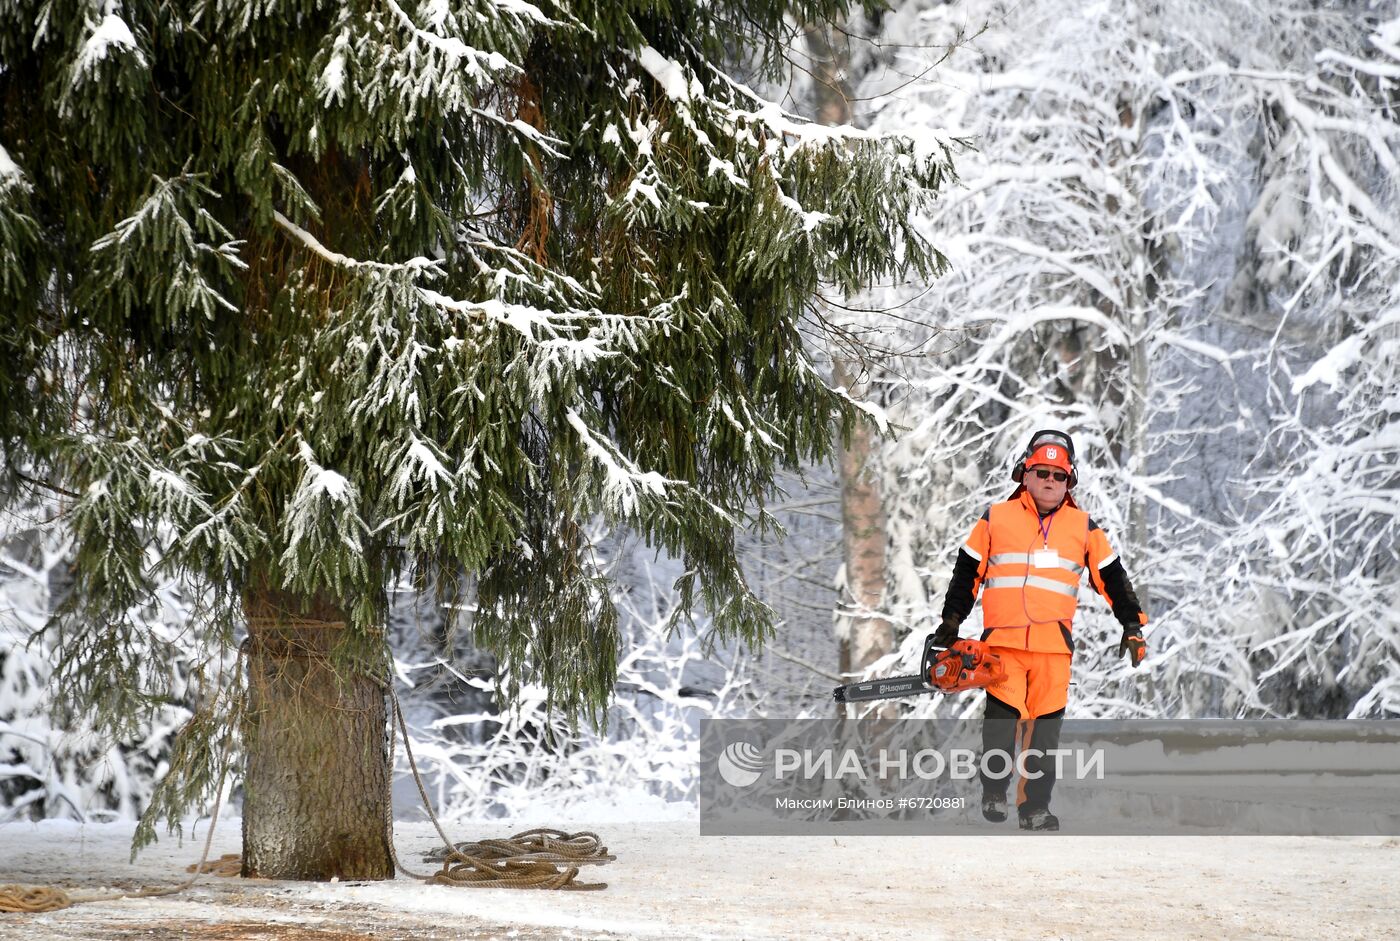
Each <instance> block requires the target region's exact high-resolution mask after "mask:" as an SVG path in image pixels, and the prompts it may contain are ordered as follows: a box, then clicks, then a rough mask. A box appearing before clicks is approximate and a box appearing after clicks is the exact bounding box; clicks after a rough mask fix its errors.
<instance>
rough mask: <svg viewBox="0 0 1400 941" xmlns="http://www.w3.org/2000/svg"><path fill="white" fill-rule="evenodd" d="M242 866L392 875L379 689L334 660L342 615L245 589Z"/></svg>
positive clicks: (250, 872)
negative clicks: (245, 654)
mask: <svg viewBox="0 0 1400 941" xmlns="http://www.w3.org/2000/svg"><path fill="white" fill-rule="evenodd" d="M244 610H245V611H246V613H247V615H248V637H249V642H248V690H249V701H248V713H247V718H246V722H245V726H244V742H245V746H246V751H247V768H246V771H245V774H244V779H243V786H244V797H243V875H244V876H262V877H265V878H269V879H311V880H326V879H331V878H334V877H339V878H341V879H391V878H393V875H394V864H393V857H392V854H391V850H390V843H389V841H390V839H391V836H390V833H389V827H390V821H389V809H390V808H389V770H390V769H389V753H388V739H387V738H386V730H387V729H388V725H387V721H386V720H387V710H386V707H385V697H384V687H383V686H382V684H381V682H380V681H379V680H378V679H376V678H375V677H374V676H372V675H370V674H369V673H367V672H365V671H364V670H363V669H356V668H353V667H350V666H347V665H345V663H343V662H337V661H336V660H333V659H332V654H333V652H334V650H335V648H336V645H337V644H338V643H339V642H340V640H341V639H342V637H343V636H344V633H345V616H344V613H343V611H341V610H340V609H339V608H338V607H337V606H335V605H333V604H331V603H328V602H327V601H325V600H323V599H313V600H311V601H306V600H304V599H295V598H291V597H289V596H287V595H286V594H284V593H282V592H279V591H275V590H271V589H260V590H250V591H249V593H248V595H247V596H246V597H245V599H244Z"/></svg>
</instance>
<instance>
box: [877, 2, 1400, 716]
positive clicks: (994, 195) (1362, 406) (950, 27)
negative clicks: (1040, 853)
mask: <svg viewBox="0 0 1400 941" xmlns="http://www.w3.org/2000/svg"><path fill="white" fill-rule="evenodd" d="M1368 10H1369V6H1368V5H1367V4H1364V3H1360V4H1357V3H1350V4H1348V3H1339V4H1322V5H1314V4H1303V3H1298V4H1290V3H1282V4H1269V5H1260V4H1254V3H1247V2H1238V3H1224V4H1215V3H1211V4H1206V3H1199V2H1192V0H1169V2H1152V3H1145V2H1144V3H1139V2H1130V3H1126V4H1109V3H1101V2H1086V3H1072V4H1064V3H1034V2H1032V3H1014V4H1013V3H999V2H993V0H966V2H955V3H932V2H930V3H918V2H915V3H910V4H906V5H904V6H902V7H900V8H899V9H898V10H897V11H896V12H895V13H893V14H892V15H890V16H889V17H886V19H885V20H884V22H883V26H882V32H881V34H880V36H879V37H877V39H876V44H877V45H878V46H880V47H881V48H882V50H883V52H882V55H883V62H884V63H885V65H886V67H887V70H886V71H884V72H881V71H876V72H874V73H872V74H871V76H870V77H869V78H868V79H867V81H866V83H865V86H864V89H863V91H862V93H861V95H860V96H859V97H860V98H862V99H872V100H874V101H875V102H876V105H875V109H874V111H873V113H872V115H871V117H870V121H871V125H872V126H873V127H876V128H892V127H902V128H909V127H918V126H922V125H926V126H931V127H938V128H941V129H944V130H946V131H947V133H949V134H951V135H955V136H959V137H962V136H966V137H969V138H971V139H972V140H973V142H974V144H975V146H976V148H977V150H976V153H975V154H972V155H969V156H967V157H965V158H961V159H960V160H959V175H960V177H961V180H962V186H961V187H960V188H959V189H958V190H955V191H954V192H953V194H952V195H951V196H950V197H949V198H947V199H944V200H942V201H940V202H939V203H938V204H937V205H936V206H935V207H934V212H933V213H932V214H931V215H930V216H929V217H928V218H927V219H926V220H924V221H923V222H922V223H921V224H922V225H924V226H926V228H925V232H926V234H928V235H929V236H930V237H931V238H933V239H935V240H936V241H937V242H938V244H939V245H940V247H941V248H943V249H945V250H946V251H947V253H948V255H949V256H950V259H951V262H952V269H951V272H950V273H949V274H948V275H946V276H945V277H943V278H941V279H939V280H938V281H937V282H934V283H932V284H930V285H927V286H925V285H914V286H912V287H911V288H909V289H906V290H902V291H887V292H883V293H881V294H878V295H874V296H868V297H867V298H866V299H864V301H863V306H869V307H883V308H887V309H888V308H894V309H897V310H899V311H900V312H901V313H902V314H904V315H905V316H906V317H907V319H908V321H909V323H908V324H907V327H906V329H905V333H906V337H905V345H906V346H918V345H920V344H924V345H926V347H927V348H928V350H929V354H928V355H927V356H925V357H923V358H922V359H920V360H916V361H915V362H914V363H913V364H912V365H911V366H910V367H909V368H910V371H911V373H912V374H913V375H914V377H915V382H914V384H913V386H912V388H911V390H910V391H909V392H908V393H907V396H906V397H905V398H904V401H903V405H902V406H901V407H900V408H899V409H897V410H892V412H891V414H892V417H893V418H894V420H895V421H896V422H897V423H899V424H902V425H904V426H906V427H907V428H908V429H909V431H908V432H907V433H906V434H905V435H904V436H903V437H902V438H901V439H900V440H899V441H898V442H896V443H894V444H893V445H892V446H890V447H889V448H887V449H886V450H885V451H884V453H883V455H882V459H883V461H884V464H885V467H886V476H885V481H884V488H885V492H886V494H887V497H888V504H887V512H888V514H889V517H890V524H889V525H890V529H891V555H892V563H891V572H890V581H891V586H892V591H891V598H890V601H891V615H892V616H893V617H894V618H895V619H896V621H897V622H898V623H900V624H901V625H908V626H910V627H918V626H920V625H928V624H929V623H930V620H931V617H932V613H933V611H934V610H935V609H936V607H937V600H938V599H937V591H938V589H940V588H941V586H942V585H943V584H944V583H945V581H946V578H947V574H948V569H947V566H948V564H949V563H950V562H951V559H952V555H953V550H954V547H955V546H956V545H957V544H958V543H959V542H960V541H961V539H962V538H963V536H964V535H965V532H966V528H967V526H968V525H969V524H970V521H971V520H972V519H974V518H975V517H976V515H977V514H978V513H980V512H981V509H982V508H983V507H984V506H985V505H986V504H987V503H988V502H991V501H992V500H995V499H1000V498H1002V497H1003V496H1004V494H1005V492H1006V490H1007V489H1009V484H1008V483H1007V482H1006V481H1005V479H1004V477H1003V476H1002V475H1003V474H1004V473H1005V471H1006V470H1007V469H1009V463H1010V458H1011V457H1012V456H1013V455H1014V454H1016V453H1017V452H1018V450H1019V448H1020V447H1021V446H1022V445H1023V443H1024V441H1025V438H1026V435H1027V433H1028V432H1029V431H1031V430H1032V429H1033V428H1035V427H1040V426H1059V427H1064V428H1067V429H1069V430H1071V431H1073V432H1075V433H1076V436H1077V438H1078V439H1079V442H1080V446H1081V448H1083V449H1084V452H1085V453H1084V455H1083V461H1084V464H1085V470H1086V473H1085V475H1084V476H1085V480H1084V484H1083V486H1082V487H1081V493H1082V495H1083V500H1084V502H1085V504H1087V507H1088V509H1089V510H1090V512H1091V513H1092V514H1093V515H1094V516H1095V517H1096V518H1097V519H1098V520H1099V521H1100V522H1101V524H1102V525H1104V526H1105V527H1106V528H1107V529H1109V531H1110V532H1111V533H1112V534H1113V536H1114V539H1115V541H1116V542H1117V543H1118V545H1119V546H1120V547H1121V548H1122V549H1123V551H1124V552H1125V555H1126V557H1127V558H1128V560H1129V565H1130V567H1131V568H1132V570H1133V571H1134V577H1135V582H1137V583H1138V585H1139V588H1140V589H1145V591H1143V594H1145V595H1146V596H1147V597H1146V599H1145V600H1147V602H1148V607H1149V610H1150V613H1151V614H1152V616H1153V620H1154V623H1153V626H1152V627H1151V629H1150V636H1151V638H1152V643H1153V649H1154V654H1155V655H1156V664H1155V665H1154V668H1153V670H1151V671H1150V672H1149V673H1148V674H1147V675H1145V676H1144V675H1136V676H1135V675H1133V674H1131V673H1129V672H1127V671H1125V670H1123V669H1122V668H1121V666H1120V665H1118V664H1117V663H1115V662H1113V661H1110V660H1105V659H1103V658H1102V650H1103V648H1104V646H1105V643H1106V640H1107V637H1106V636H1102V635H1107V634H1110V633H1111V632H1112V631H1113V628H1112V627H1111V626H1109V625H1108V624H1107V623H1106V622H1105V620H1104V619H1102V618H1101V617H1098V616H1096V615H1095V613H1094V612H1092V611H1091V612H1087V616H1086V617H1084V618H1082V619H1081V621H1082V623H1081V625H1080V630H1079V631H1078V632H1077V633H1078V636H1079V637H1080V638H1081V640H1087V641H1088V651H1087V653H1088V655H1089V657H1088V662H1087V663H1086V664H1083V665H1082V666H1081V668H1080V670H1079V673H1078V676H1079V677H1080V682H1079V685H1078V687H1077V688H1076V690H1075V692H1074V696H1075V701H1076V704H1077V706H1076V708H1078V709H1079V710H1080V712H1081V714H1095V713H1105V712H1113V713H1119V714H1123V713H1129V714H1131V713H1135V712H1145V713H1148V714H1156V715H1160V714H1187V715H1278V714H1300V713H1305V714H1329V715H1331V714H1338V715H1345V714H1348V713H1355V714H1367V715H1371V714H1382V713H1384V712H1385V711H1386V710H1387V709H1389V708H1392V707H1391V706H1387V705H1384V704H1386V703H1391V704H1393V702H1394V689H1395V686H1394V680H1393V679H1392V678H1393V677H1394V675H1395V671H1396V668H1395V664H1396V662H1397V660H1396V655H1395V652H1394V651H1395V646H1394V638H1395V629H1394V621H1393V615H1392V614H1390V613H1388V612H1389V611H1390V610H1391V608H1393V588H1391V587H1390V585H1391V583H1393V581H1394V579H1393V577H1392V576H1391V573H1392V572H1393V566H1394V559H1395V551H1394V544H1395V540H1394V529H1393V525H1394V507H1395V499H1396V489H1395V478H1394V472H1393V467H1394V466H1395V452H1394V445H1393V442H1392V441H1391V438H1390V435H1393V432H1391V431H1389V429H1390V428H1392V427H1393V422H1394V417H1393V408H1394V399H1393V392H1391V391H1390V390H1391V389H1393V388H1394V386H1395V381H1394V379H1395V377H1394V374H1393V372H1392V369H1393V367H1392V366H1391V365H1390V363H1391V362H1392V360H1393V357H1391V356H1387V355H1386V354H1387V353H1388V352H1391V351H1393V339H1394V337H1393V332H1394V322H1393V320H1391V319H1390V317H1391V314H1390V313H1389V312H1390V311H1393V310H1394V306H1395V294H1394V290H1395V288H1394V285H1395V284H1396V283H1397V276H1396V273H1395V271H1394V268H1393V267H1391V265H1392V260H1393V253H1394V247H1393V246H1394V244H1395V243H1394V241H1393V239H1394V236H1393V233H1394V232H1396V231H1400V226H1398V225H1397V224H1396V219H1395V216H1394V205H1395V203H1394V188H1395V179H1396V174H1395V172H1394V168H1395V164H1396V156H1395V155H1396V124H1395V113H1394V108H1395V94H1394V90H1393V79H1394V77H1395V74H1396V72H1395V64H1394V57H1393V56H1394V49H1395V27H1394V26H1393V25H1392V24H1390V23H1387V22H1382V21H1381V18H1380V17H1379V16H1378V15H1376V14H1374V13H1370V12H1368ZM959 37H967V42H966V43H965V45H963V46H961V47H959V48H957V49H956V50H955V51H954V52H953V53H952V56H951V58H950V59H949V60H948V61H947V62H946V63H942V64H939V63H937V61H936V59H937V57H938V55H939V54H940V50H943V49H946V48H948V47H949V46H951V45H952V44H953V43H954V42H955V41H956V40H957V39H958V38H959ZM930 70H931V71H930ZM924 76H927V77H928V78H929V80H928V81H924V80H922V78H923V77H924ZM882 91H883V92H888V93H889V94H888V96H887V97H882V96H881V95H880V93H881V92H882ZM1319 348H1321V349H1323V350H1328V351H1329V352H1327V354H1326V355H1325V356H1322V357H1321V358H1320V359H1319V357H1318V352H1317V351H1318V350H1319ZM887 381H889V382H890V384H891V386H892V388H895V387H897V385H898V383H897V380H896V379H895V378H894V377H891V378H890V379H889V380H887ZM1329 384H1330V385H1331V386H1333V387H1334V388H1333V389H1326V388H1323V387H1326V386H1328V385H1329ZM895 394H896V395H897V394H899V393H895ZM1388 410H1389V411H1388ZM1203 573H1207V574H1205V575H1204V576H1203ZM1353 584H1355V585H1357V586H1358V590H1356V591H1353V590H1351V589H1350V588H1346V589H1343V588H1341V587H1340V586H1342V585H1353ZM931 591H932V593H933V595H934V597H930V593H931ZM906 654H907V651H906ZM953 708H961V707H959V706H954V707H953Z"/></svg>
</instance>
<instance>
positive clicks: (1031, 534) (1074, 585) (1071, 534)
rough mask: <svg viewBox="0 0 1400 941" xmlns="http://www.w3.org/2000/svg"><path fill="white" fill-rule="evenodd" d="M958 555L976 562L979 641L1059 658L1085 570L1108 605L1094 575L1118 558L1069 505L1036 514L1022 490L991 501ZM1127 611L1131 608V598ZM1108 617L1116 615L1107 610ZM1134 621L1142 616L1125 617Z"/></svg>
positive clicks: (1067, 647)
mask: <svg viewBox="0 0 1400 941" xmlns="http://www.w3.org/2000/svg"><path fill="white" fill-rule="evenodd" d="M962 551H963V552H965V553H967V554H968V555H970V556H971V557H972V558H973V559H975V560H976V561H977V575H976V579H975V581H974V584H973V587H972V594H973V597H976V595H977V592H978V590H979V589H981V592H982V624H983V626H984V627H985V628H986V630H985V631H984V633H983V634H982V639H983V640H985V641H986V642H987V643H989V644H991V645H993V646H997V647H1012V648H1016V649H1018V650H1033V651H1044V652H1046V653H1067V652H1070V651H1072V650H1073V649H1074V641H1073V637H1072V634H1071V631H1072V630H1073V627H1074V615H1075V610H1076V609H1077V607H1078V604H1079V587H1080V582H1081V580H1082V577H1083V575H1084V572H1085V570H1086V569H1087V570H1088V571H1089V581H1090V584H1092V585H1093V586H1094V589H1095V590H1096V591H1098V593H1099V594H1101V595H1103V597H1104V599H1105V600H1106V601H1108V602H1109V604H1110V605H1114V600H1113V599H1112V598H1110V597H1109V593H1108V591H1107V590H1106V589H1105V587H1104V582H1103V577H1102V575H1101V570H1102V569H1104V568H1105V567H1107V566H1110V565H1112V563H1113V562H1114V560H1116V559H1117V557H1118V555H1117V553H1115V552H1114V551H1113V548H1112V546H1110V545H1109V542H1108V536H1107V535H1106V534H1105V533H1104V531H1103V530H1102V529H1100V528H1099V527H1098V526H1097V525H1095V524H1094V522H1093V520H1091V519H1090V518H1089V514H1088V513H1085V512H1084V511H1083V510H1081V509H1080V508H1079V507H1078V506H1076V505H1075V504H1074V501H1073V500H1071V499H1069V498H1068V497H1066V499H1065V502H1064V503H1062V504H1061V505H1060V508H1059V509H1057V510H1055V511H1054V512H1052V513H1050V514H1048V515H1047V516H1045V517H1041V515H1040V512H1039V510H1037V509H1036V505H1035V501H1034V500H1032V499H1031V495H1030V494H1029V493H1027V492H1026V491H1025V490H1021V491H1020V492H1019V493H1018V494H1017V495H1015V496H1013V497H1012V499H1010V500H1007V501H1005V502H1002V503H996V504H993V505H992V507H991V508H990V509H989V510H988V511H987V513H986V514H985V515H983V517H982V518H981V519H979V520H978V521H977V524H976V525H975V526H974V527H973V529H972V534H971V535H970V536H968V538H967V542H966V544H964V545H963V547H962ZM1132 606H1133V607H1134V608H1136V607H1137V605H1136V600H1135V599H1134V601H1133V605H1132ZM1115 613H1116V612H1115ZM1133 613H1134V614H1135V615H1136V620H1138V621H1139V623H1141V624H1146V623H1147V616H1146V615H1145V614H1143V613H1142V612H1141V610H1140V609H1137V610H1136V611H1134V612H1133Z"/></svg>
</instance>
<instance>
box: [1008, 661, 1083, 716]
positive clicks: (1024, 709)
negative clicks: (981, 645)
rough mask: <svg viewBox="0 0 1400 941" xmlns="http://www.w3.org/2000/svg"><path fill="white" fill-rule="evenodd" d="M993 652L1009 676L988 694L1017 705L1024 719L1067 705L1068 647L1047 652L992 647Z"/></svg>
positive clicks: (1012, 705)
mask: <svg viewBox="0 0 1400 941" xmlns="http://www.w3.org/2000/svg"><path fill="white" fill-rule="evenodd" d="M992 653H994V654H996V655H997V656H999V657H1001V665H1002V667H1003V668H1005V670H1006V676H1005V677H1004V678H1003V679H1002V680H1001V681H1000V682H998V683H994V684H992V685H991V686H988V687H987V694H988V695H990V696H995V697H996V698H997V699H1000V700H1001V701H1002V702H1003V703H1005V704H1006V705H1008V706H1010V707H1011V708H1013V709H1015V710H1016V711H1017V712H1019V713H1020V714H1021V718H1022V719H1034V718H1035V717H1036V716H1043V715H1047V714H1048V713H1051V712H1058V711H1059V710H1061V709H1063V708H1064V707H1065V703H1067V702H1068V701H1069V661H1070V654H1069V651H1065V652H1064V653H1045V652H1042V651H1038V650H1018V649H1016V648H1014V647H992Z"/></svg>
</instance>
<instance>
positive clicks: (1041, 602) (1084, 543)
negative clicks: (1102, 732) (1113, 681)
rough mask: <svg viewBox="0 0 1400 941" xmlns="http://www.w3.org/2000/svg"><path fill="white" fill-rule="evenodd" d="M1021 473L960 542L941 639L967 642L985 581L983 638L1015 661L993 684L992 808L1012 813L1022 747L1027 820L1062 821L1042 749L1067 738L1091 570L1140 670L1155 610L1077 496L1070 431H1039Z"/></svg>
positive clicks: (1029, 823)
mask: <svg viewBox="0 0 1400 941" xmlns="http://www.w3.org/2000/svg"><path fill="white" fill-rule="evenodd" d="M1011 477H1012V479H1013V480H1014V481H1016V483H1017V484H1018V485H1019V486H1018V487H1017V488H1016V492H1015V493H1013V494H1012V495H1011V498H1010V499H1009V500H1006V501H1005V502H1003V503H996V504H993V505H992V507H991V508H990V509H989V510H987V512H986V513H983V514H982V518H981V519H980V520H978V521H977V524H976V525H975V526H974V527H973V529H972V535H970V536H968V537H967V542H966V543H965V544H964V545H963V546H962V548H961V549H959V550H958V557H957V561H956V562H955V563H954V565H953V577H952V579H951V580H950V581H949V583H948V594H947V596H946V597H945V599H944V601H943V623H942V625H941V626H940V627H939V628H938V630H937V631H936V632H935V633H934V636H933V642H934V644H936V645H938V646H941V647H947V646H950V645H951V644H952V643H953V642H954V641H956V640H957V639H958V627H959V626H960V625H961V624H962V622H963V619H964V618H966V617H967V616H968V614H969V613H970V612H971V611H972V605H973V604H974V602H976V600H977V594H978V591H979V590H980V591H981V594H982V623H983V625H984V627H985V628H986V629H985V630H984V631H983V632H982V640H983V641H984V642H986V643H987V644H988V645H989V646H990V647H992V648H993V652H995V653H996V654H998V655H999V656H1000V657H1001V661H1002V664H1003V666H1004V667H1005V668H1006V675H1005V678H1004V679H1002V680H1000V681H999V682H997V683H995V684H993V685H992V686H989V687H987V711H986V715H985V716H984V717H983V720H982V749H983V755H984V762H983V771H982V816H983V817H985V818H986V819H987V820H990V821H992V822H994V823H999V822H1001V821H1004V820H1005V819H1006V817H1007V795H1006V787H1007V784H1006V782H1007V779H1008V775H1003V776H997V775H996V774H995V772H997V771H1000V770H1001V767H1002V766H1003V765H1004V766H1005V767H1006V768H1007V770H1008V771H1009V770H1010V768H1011V767H1013V765H1011V761H1012V760H1013V756H1014V755H1015V754H1016V749H1019V751H1020V752H1021V753H1022V758H1021V762H1020V764H1021V765H1023V766H1024V768H1025V771H1026V772H1027V773H1026V774H1025V775H1021V776H1020V780H1019V783H1018V785H1017V793H1016V808H1017V816H1018V817H1019V818H1020V824H1021V829H1023V830H1058V829H1059V828H1060V821H1059V819H1058V818H1057V817H1056V816H1055V815H1054V814H1052V813H1050V791H1051V789H1052V788H1054V786H1055V762H1054V760H1053V759H1052V758H1048V757H1043V756H1046V755H1047V753H1048V752H1049V751H1050V750H1051V749H1054V748H1058V747H1059V742H1060V725H1061V723H1062V722H1063V721H1064V714H1065V703H1066V702H1067V700H1068V698H1069V672H1070V659H1071V657H1072V656H1073V653H1074V630H1073V628H1074V613H1075V609H1076V607H1077V604H1078V598H1079V585H1080V579H1081V577H1082V576H1083V574H1084V572H1085V570H1086V569H1087V570H1088V573H1089V582H1090V584H1092V585H1093V586H1094V588H1095V590H1097V591H1098V592H1099V594H1101V595H1103V596H1104V598H1105V599H1107V601H1108V603H1109V605H1110V606H1111V607H1112V609H1113V615H1114V617H1116V618H1117V619H1118V622H1119V623H1120V624H1122V625H1123V638H1122V641H1121V642H1120V643H1119V645H1118V653H1119V655H1120V656H1123V655H1126V656H1128V657H1129V658H1130V659H1131V661H1132V664H1133V666H1134V667H1136V666H1137V665H1138V664H1140V663H1141V662H1142V659H1143V657H1145V656H1146V655H1147V643H1146V641H1145V640H1144V638H1143V627H1144V625H1146V624H1147V615H1146V614H1145V613H1144V612H1143V610H1142V606H1141V605H1140V604H1138V600H1137V596H1136V595H1135V594H1134V593H1133V586H1132V583H1131V582H1129V581H1128V573H1127V572H1126V571H1125V570H1124V568H1123V562H1122V560H1120V559H1119V558H1118V554H1117V553H1116V552H1114V551H1113V548H1112V547H1111V546H1110V545H1109V543H1108V536H1107V535H1106V534H1105V533H1104V531H1103V530H1102V529H1100V528H1099V526H1098V524H1097V523H1095V522H1094V520H1093V518H1091V517H1090V516H1089V514H1088V513H1085V512H1084V511H1083V510H1081V509H1080V508H1079V506H1078V504H1076V503H1075V502H1074V498H1073V497H1072V496H1070V491H1071V490H1072V489H1073V488H1074V485H1075V483H1076V482H1077V481H1078V474H1077V473H1076V471H1075V464H1074V442H1073V441H1072V440H1071V439H1070V437H1069V435H1067V434H1065V433H1064V432H1060V431H1038V432H1036V433H1035V434H1034V435H1032V436H1031V442H1030V444H1029V445H1028V446H1027V448H1026V450H1025V452H1024V453H1022V455H1021V457H1020V459H1019V460H1018V461H1017V462H1016V466H1015V467H1014V468H1013V470H1012V473H1011ZM994 752H995V753H999V754H996V755H994ZM1003 756H1004V759H1005V760H1004V761H999V759H1001V758H1002V757H1003ZM989 769H990V770H992V771H993V772H994V773H993V774H988V773H987V772H988V770H989Z"/></svg>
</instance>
